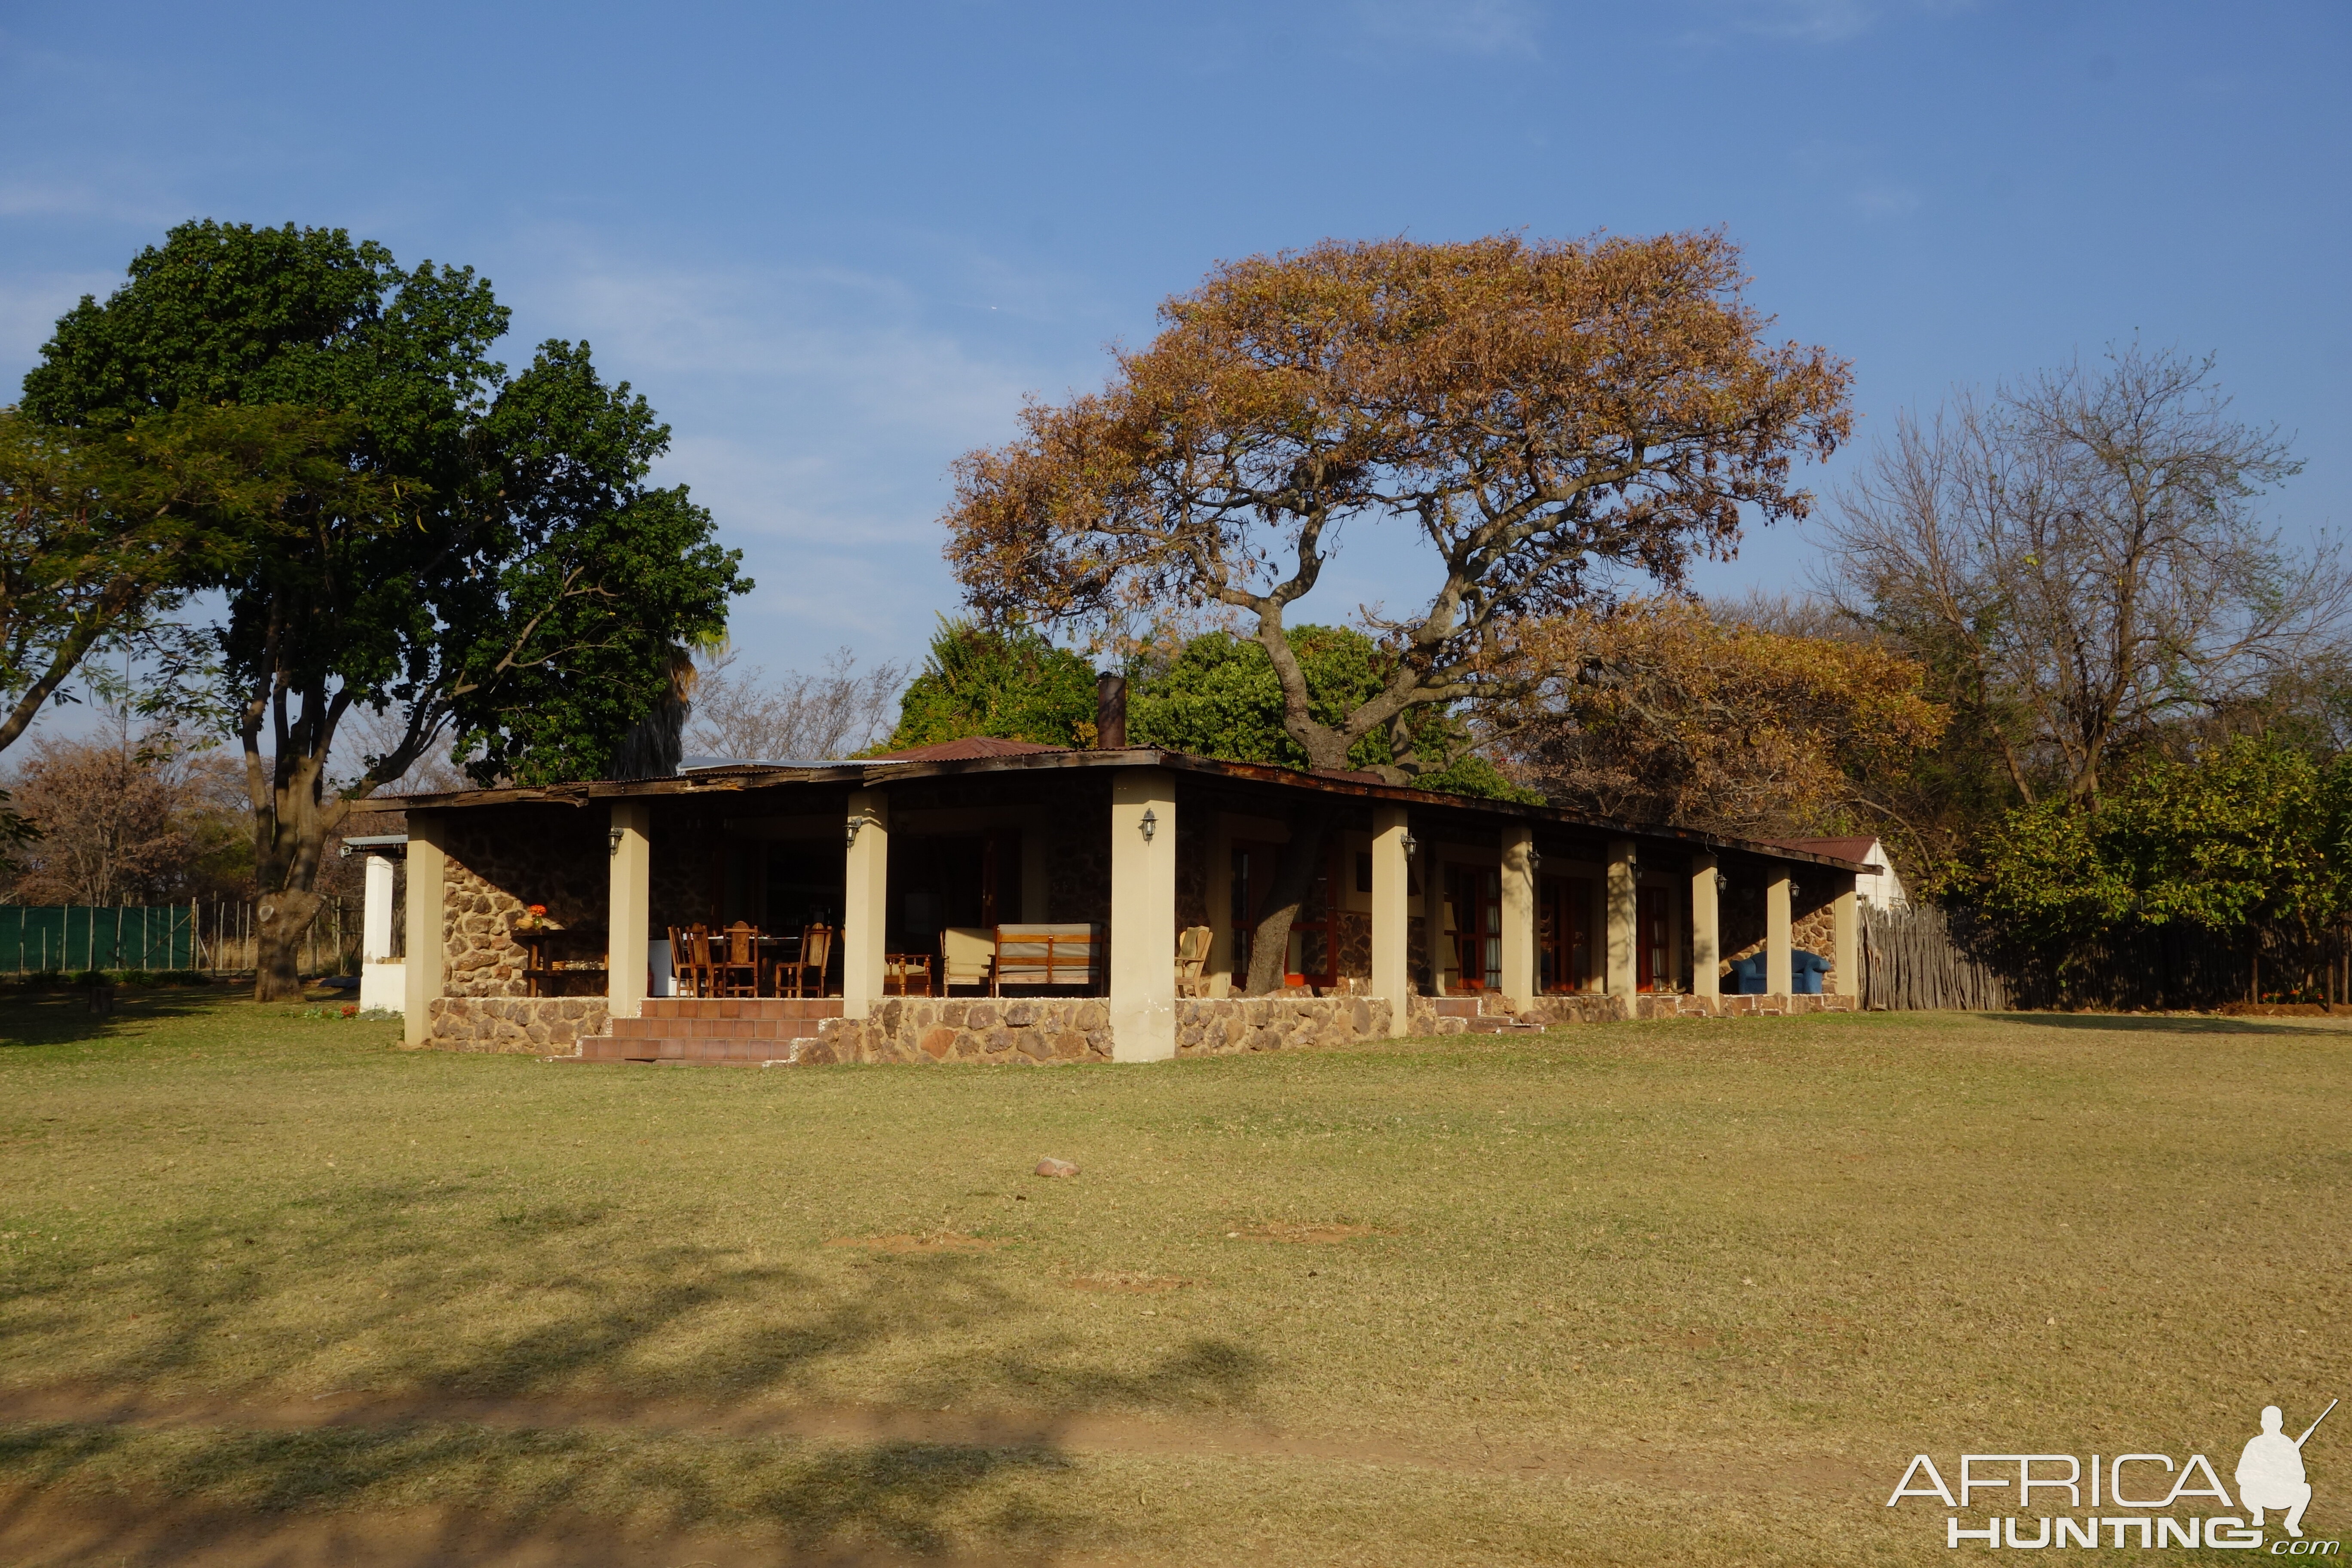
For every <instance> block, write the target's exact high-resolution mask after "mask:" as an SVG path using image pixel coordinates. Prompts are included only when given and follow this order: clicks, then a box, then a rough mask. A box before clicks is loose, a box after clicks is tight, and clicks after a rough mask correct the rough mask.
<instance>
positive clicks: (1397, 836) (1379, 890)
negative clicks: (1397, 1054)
mask: <svg viewBox="0 0 2352 1568" xmlns="http://www.w3.org/2000/svg"><path fill="white" fill-rule="evenodd" d="M1405 837H1406V829H1405V812H1404V807H1402V806H1401V805H1378V806H1374V807H1373V808H1372V994H1373V995H1375V996H1385V997H1387V998H1388V1003H1389V1033H1390V1034H1391V1035H1402V1034H1403V1033H1405V1031H1406V1029H1407V1028H1408V1027H1409V1026H1410V1025H1411V1022H1412V995H1411V994H1410V993H1411V988H1410V987H1409V986H1408V985H1407V984H1406V981H1407V979H1408V977H1409V976H1410V975H1411V974H1412V964H1411V963H1408V962H1407V959H1406V952H1405V944H1406V942H1407V940H1408V937H1407V933H1408V930H1409V921H1410V920H1411V918H1412V907H1411V905H1410V904H1409V903H1408V902H1407V894H1406V892H1405V887H1406V882H1407V879H1408V872H1407V868H1406V866H1405V855H1404V841H1405Z"/></svg>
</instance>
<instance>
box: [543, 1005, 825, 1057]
mask: <svg viewBox="0 0 2352 1568" xmlns="http://www.w3.org/2000/svg"><path fill="white" fill-rule="evenodd" d="M840 1016H841V999H840V998H839V997H837V996H829V997H807V998H797V997H773V996H743V997H716V996H710V997H702V996H648V997H646V1001H645V1006H644V1011H643V1012H641V1013H640V1014H639V1015H638V1016H636V1017H634V1018H614V1019H613V1020H612V1021H611V1022H610V1023H609V1024H608V1025H606V1026H605V1032H604V1034H601V1035H591V1036H589V1037H587V1038H586V1039H583V1040H582V1041H581V1042H580V1049H579V1051H578V1053H577V1054H576V1055H573V1056H569V1057H551V1058H548V1059H550V1060H551V1061H561V1062H674V1063H677V1064H678V1065H680V1066H706V1067H760V1066H762V1065H764V1064H766V1063H769V1062H788V1061H791V1060H793V1058H795V1057H797V1056H798V1055H799V1054H800V1053H799V1045H800V1042H802V1041H803V1040H807V1039H812V1038H814V1037H815V1035H816V1032H817V1026H818V1025H820V1024H822V1023H823V1022H824V1020H825V1019H827V1018H838V1017H840Z"/></svg>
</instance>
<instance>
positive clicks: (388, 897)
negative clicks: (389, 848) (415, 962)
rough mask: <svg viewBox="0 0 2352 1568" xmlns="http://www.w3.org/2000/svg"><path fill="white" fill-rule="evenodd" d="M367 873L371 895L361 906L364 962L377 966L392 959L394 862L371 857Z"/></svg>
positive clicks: (362, 954) (367, 896) (362, 901)
mask: <svg viewBox="0 0 2352 1568" xmlns="http://www.w3.org/2000/svg"><path fill="white" fill-rule="evenodd" d="M366 872H367V892H366V896H365V897H364V898H363V899H362V900H361V904H360V962H361V963H376V962H377V961H378V960H380V959H386V958H390V957H391V956H392V862H391V860H389V859H387V858H385V857H383V856H382V855H371V856H369V857H368V858H367V862H366Z"/></svg>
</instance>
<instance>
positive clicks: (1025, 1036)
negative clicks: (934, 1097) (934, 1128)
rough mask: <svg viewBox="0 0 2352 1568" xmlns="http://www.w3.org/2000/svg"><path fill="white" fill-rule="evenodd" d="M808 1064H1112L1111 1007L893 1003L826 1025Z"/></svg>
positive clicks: (953, 1000) (1093, 999) (803, 1050)
mask: <svg viewBox="0 0 2352 1568" xmlns="http://www.w3.org/2000/svg"><path fill="white" fill-rule="evenodd" d="M793 1059H794V1060H795V1061H803V1062H1002V1063H1005V1064H1007V1065H1019V1066H1030V1065H1042V1064H1046V1063H1053V1062H1107V1061H1108V1060H1110V1004H1109V1003H1108V1002H1106V1001H1105V1000H1103V998H1101V997H1099V996H1050V997H1025V996H1024V997H1007V998H997V997H990V996H978V997H972V998H970V999H965V998H962V997H947V998H927V997H908V998H906V999H903V1000H902V999H900V998H897V997H893V998H891V999H890V1000H888V1001H886V1002H884V1003H882V1004H880V1005H877V1007H876V1008H875V1009H874V1011H873V1013H872V1014H871V1015H870V1016H866V1017H864V1018H827V1019H825V1020H824V1022H823V1023H822V1024H820V1025H818V1026H817V1032H816V1036H815V1038H814V1039H813V1040H810V1041H807V1042H804V1043H803V1044H802V1046H801V1047H800V1051H799V1053H798V1055H796V1056H795V1057H794V1058H793Z"/></svg>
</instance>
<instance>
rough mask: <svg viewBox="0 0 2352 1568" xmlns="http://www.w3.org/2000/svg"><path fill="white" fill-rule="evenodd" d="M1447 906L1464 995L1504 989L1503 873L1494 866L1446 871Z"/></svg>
mask: <svg viewBox="0 0 2352 1568" xmlns="http://www.w3.org/2000/svg"><path fill="white" fill-rule="evenodd" d="M1445 905H1446V908H1447V909H1448V910H1450V911H1451V912H1452V915H1453V921H1452V929H1451V930H1450V931H1448V932H1447V935H1448V936H1449V937H1451V938H1452V940H1453V942H1454V964H1455V966H1456V971H1457V974H1458V983H1459V984H1460V985H1461V986H1462V989H1464V990H1465V991H1500V990H1501V989H1502V988H1503V873H1502V872H1501V871H1500V870H1499V869H1498V868H1495V867H1493V866H1451V865H1450V866H1448V867H1446V868H1445Z"/></svg>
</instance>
